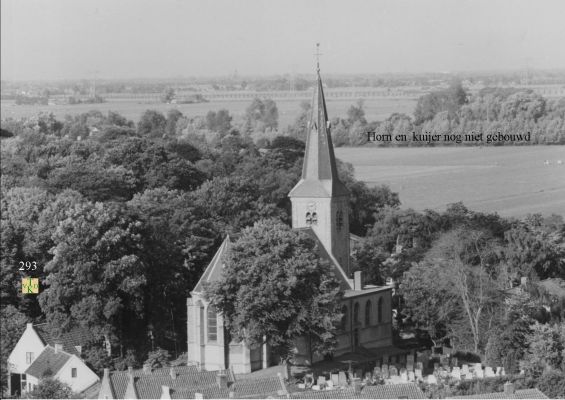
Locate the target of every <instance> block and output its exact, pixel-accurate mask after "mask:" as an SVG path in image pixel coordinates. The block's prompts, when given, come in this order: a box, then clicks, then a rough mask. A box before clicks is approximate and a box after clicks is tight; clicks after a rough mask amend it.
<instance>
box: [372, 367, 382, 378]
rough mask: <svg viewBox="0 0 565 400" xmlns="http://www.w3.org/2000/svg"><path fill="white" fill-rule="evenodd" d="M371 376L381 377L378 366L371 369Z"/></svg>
mask: <svg viewBox="0 0 565 400" xmlns="http://www.w3.org/2000/svg"><path fill="white" fill-rule="evenodd" d="M373 376H374V377H375V378H381V377H382V372H381V369H380V368H379V367H375V369H373Z"/></svg>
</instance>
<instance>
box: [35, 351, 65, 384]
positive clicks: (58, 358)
mask: <svg viewBox="0 0 565 400" xmlns="http://www.w3.org/2000/svg"><path fill="white" fill-rule="evenodd" d="M69 358H71V355H70V354H69V353H67V352H65V351H60V350H59V351H57V352H55V349H54V348H53V347H51V346H46V347H45V348H44V349H43V351H42V352H41V354H40V355H39V357H37V358H36V359H35V361H34V362H33V363H31V365H30V366H29V367H28V369H27V370H26V371H25V373H26V374H28V375H31V376H33V377H36V378H38V379H41V378H43V376H45V375H51V376H52V375H55V374H56V373H57V372H58V371H59V370H60V369H61V368H62V367H63V365H65V364H66V362H67V361H69Z"/></svg>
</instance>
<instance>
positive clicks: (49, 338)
mask: <svg viewBox="0 0 565 400" xmlns="http://www.w3.org/2000/svg"><path fill="white" fill-rule="evenodd" d="M33 329H35V331H36V332H37V334H38V335H39V337H40V338H41V340H43V343H45V344H46V345H50V346H55V343H57V344H62V345H63V350H65V351H66V352H68V353H71V354H75V355H78V356H80V354H79V352H78V351H77V349H76V348H75V346H86V345H87V344H89V343H92V342H94V341H96V338H95V336H94V335H93V334H92V332H91V331H90V330H89V329H86V328H83V327H75V328H73V329H71V330H70V331H68V332H64V333H62V334H61V335H58V336H55V335H54V334H53V332H52V331H51V330H50V329H49V326H48V325H47V324H38V325H33Z"/></svg>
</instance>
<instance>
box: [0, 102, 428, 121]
mask: <svg viewBox="0 0 565 400" xmlns="http://www.w3.org/2000/svg"><path fill="white" fill-rule="evenodd" d="M416 101H417V99H400V98H379V99H367V100H365V113H366V118H367V120H369V121H377V120H383V119H385V118H387V117H388V116H389V115H390V114H392V113H394V112H398V113H406V114H409V115H412V113H413V111H414V107H415V106H416ZM300 102H301V100H277V101H276V103H277V107H278V109H279V127H280V128H281V129H285V128H286V127H287V126H288V125H290V124H292V123H293V122H294V120H295V119H296V116H297V115H298V113H299V112H300ZM354 103H355V100H352V99H343V100H339V99H329V100H328V101H327V107H328V112H329V115H331V116H332V118H333V117H345V116H346V114H347V110H348V109H349V107H350V106H351V105H352V104H354ZM249 104H251V101H211V102H209V103H197V104H164V103H155V102H144V101H139V100H133V99H132V100H114V101H108V102H106V103H102V104H76V105H52V106H37V105H33V106H28V105H15V104H14V102H13V101H8V100H2V102H1V105H0V107H1V108H0V111H1V115H2V118H8V117H12V118H16V119H19V118H22V117H31V116H34V115H37V114H38V113H39V112H48V113H53V114H54V115H55V117H56V118H57V119H61V120H62V119H64V117H65V115H77V114H81V113H84V112H87V111H90V110H99V111H101V112H102V113H104V114H105V113H107V112H108V111H116V112H118V113H120V114H122V115H123V116H125V117H126V118H128V119H130V120H132V121H134V122H137V121H139V119H140V117H141V114H143V112H144V111H145V110H149V109H151V110H157V111H160V112H162V113H166V112H167V111H168V110H170V109H173V108H176V109H177V110H179V111H180V112H182V113H183V114H184V115H185V116H187V117H196V116H204V115H206V113H208V111H217V110H220V109H222V108H225V109H227V110H228V111H229V112H230V114H231V115H232V116H233V117H234V122H235V121H237V120H239V119H241V118H242V117H243V116H244V115H245V109H246V108H247V107H248V106H249Z"/></svg>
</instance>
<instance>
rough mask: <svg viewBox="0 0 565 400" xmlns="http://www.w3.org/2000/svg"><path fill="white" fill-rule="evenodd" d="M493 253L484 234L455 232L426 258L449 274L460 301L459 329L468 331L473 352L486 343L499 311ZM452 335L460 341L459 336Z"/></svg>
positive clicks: (464, 230) (441, 239)
mask: <svg viewBox="0 0 565 400" xmlns="http://www.w3.org/2000/svg"><path fill="white" fill-rule="evenodd" d="M495 252H496V250H495V249H494V247H493V241H492V238H491V237H490V236H489V235H488V233H487V232H484V231H477V230H467V229H457V230H453V231H450V232H446V233H445V234H443V235H442V236H441V237H440V238H439V239H438V240H437V241H436V243H435V245H434V246H433V247H432V249H430V251H429V252H428V254H427V255H426V258H427V261H428V262H435V263H437V264H438V265H442V266H443V267H444V268H446V270H447V271H448V273H449V280H448V282H449V284H450V286H451V287H452V288H453V290H454V291H455V293H456V294H457V296H458V298H459V304H460V307H461V311H462V314H463V315H464V316H465V320H466V322H465V323H464V325H463V327H462V328H461V329H462V332H468V331H469V330H470V332H471V334H472V340H473V350H474V351H475V353H478V352H479V350H482V348H483V346H484V344H486V343H485V341H486V337H485V333H486V332H487V331H488V330H489V329H491V328H492V325H491V322H492V321H493V319H494V317H496V316H498V315H497V314H498V313H499V311H500V291H499V290H498V289H499V287H497V285H496V278H497V276H496V272H495V271H496V269H495V268H494V266H493V264H494V263H496V262H497V260H496V258H495V257H496V256H495ZM489 321H490V322H489ZM453 327H454V328H456V326H453ZM455 336H456V337H459V338H463V334H462V333H461V334H460V335H455ZM462 342H463V341H462ZM462 344H464V342H463V343H462Z"/></svg>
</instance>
